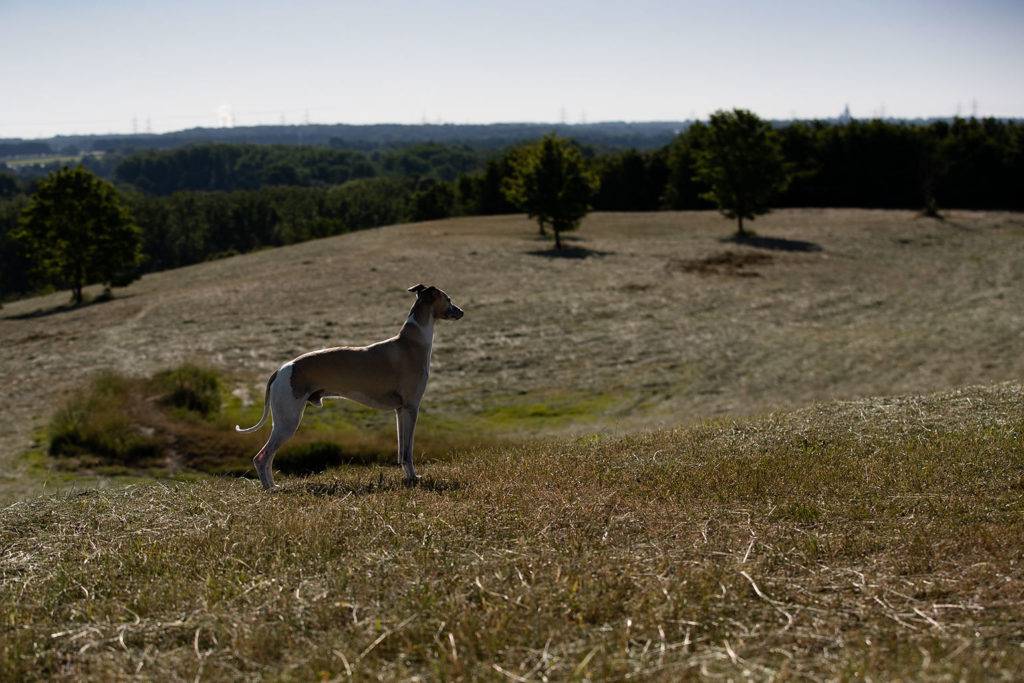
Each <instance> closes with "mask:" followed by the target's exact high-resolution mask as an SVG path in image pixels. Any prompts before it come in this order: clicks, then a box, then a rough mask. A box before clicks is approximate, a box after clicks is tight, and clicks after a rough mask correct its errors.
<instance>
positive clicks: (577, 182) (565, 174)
mask: <svg viewBox="0 0 1024 683" xmlns="http://www.w3.org/2000/svg"><path fill="white" fill-rule="evenodd" d="M597 188H598V179H597V175H596V174H595V173H593V172H592V171H591V170H590V169H588V168H587V164H586V162H585V161H584V159H583V155H582V154H580V151H579V149H577V148H576V147H575V146H573V145H571V144H569V142H568V141H566V140H563V139H561V138H559V137H557V136H556V135H555V134H554V133H550V134H549V135H547V136H545V137H544V138H543V139H542V140H541V141H540V142H539V143H538V144H537V145H534V146H532V147H527V148H524V149H522V150H520V152H519V154H517V155H516V156H515V158H514V159H513V160H512V175H511V176H509V177H508V178H506V181H505V184H504V186H503V187H502V191H503V192H504V193H505V196H506V197H507V198H508V200H509V201H510V202H512V203H513V204H515V205H516V206H518V207H519V208H520V209H522V210H524V211H526V213H527V215H529V216H530V218H536V219H537V225H538V226H540V232H541V234H544V226H545V225H550V226H551V230H552V232H554V234H555V248H556V249H561V248H562V240H561V234H562V233H563V232H567V231H569V230H575V229H576V228H577V227H578V226H579V224H580V221H581V220H583V217H584V216H586V215H587V212H588V211H589V210H590V200H591V199H592V198H593V196H594V194H595V193H596V192H597Z"/></svg>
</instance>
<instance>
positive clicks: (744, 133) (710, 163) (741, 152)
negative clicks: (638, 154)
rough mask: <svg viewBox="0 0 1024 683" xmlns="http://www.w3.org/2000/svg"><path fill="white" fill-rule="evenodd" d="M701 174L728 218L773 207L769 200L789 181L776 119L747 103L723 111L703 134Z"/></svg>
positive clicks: (698, 166) (698, 173)
mask: <svg viewBox="0 0 1024 683" xmlns="http://www.w3.org/2000/svg"><path fill="white" fill-rule="evenodd" d="M696 177H697V179H698V180H700V181H701V182H703V183H705V184H707V185H708V186H709V187H710V188H711V189H710V190H709V191H708V192H707V193H706V197H707V198H708V199H711V200H712V201H714V202H715V204H716V205H717V206H718V210H719V211H721V212H722V214H723V215H724V216H726V217H727V218H735V219H736V220H737V228H736V233H737V235H738V236H740V237H743V236H744V235H745V234H746V233H745V231H744V229H743V219H744V218H748V219H750V220H754V217H755V216H758V215H760V214H763V213H767V212H768V202H769V201H771V199H772V198H773V197H774V196H775V195H777V194H778V193H779V192H781V191H782V190H784V189H785V188H786V186H787V185H788V184H789V177H788V174H787V173H786V170H785V164H784V162H783V157H782V148H781V147H780V145H779V141H778V137H777V135H776V134H775V132H774V131H773V130H772V128H771V125H770V124H768V123H767V122H765V121H762V120H761V119H760V118H758V117H757V115H755V114H753V113H751V112H749V111H746V110H745V109H733V110H732V111H721V110H720V111H717V112H715V113H714V114H712V115H711V120H710V121H709V123H708V126H707V129H706V131H704V134H703V135H702V136H701V137H700V143H699V147H698V150H697V156H696Z"/></svg>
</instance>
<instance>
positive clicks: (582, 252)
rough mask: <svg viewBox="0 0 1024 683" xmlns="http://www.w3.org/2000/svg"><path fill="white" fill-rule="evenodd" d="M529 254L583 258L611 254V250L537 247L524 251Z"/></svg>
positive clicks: (547, 256)
mask: <svg viewBox="0 0 1024 683" xmlns="http://www.w3.org/2000/svg"><path fill="white" fill-rule="evenodd" d="M526 253H527V254H529V255H530V256H544V257H546V258H567V259H585V258H591V257H598V258H600V257H602V256H608V255H610V254H613V253H614V252H611V251H601V250H600V249H587V248H586V247H562V248H561V249H555V248H554V247H551V248H550V249H538V250H535V251H528V252H526Z"/></svg>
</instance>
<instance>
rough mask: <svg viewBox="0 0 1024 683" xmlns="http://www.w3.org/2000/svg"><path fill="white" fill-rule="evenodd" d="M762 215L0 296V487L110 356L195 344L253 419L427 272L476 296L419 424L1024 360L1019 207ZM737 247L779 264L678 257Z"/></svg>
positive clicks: (716, 406) (407, 229)
mask: <svg viewBox="0 0 1024 683" xmlns="http://www.w3.org/2000/svg"><path fill="white" fill-rule="evenodd" d="M754 227H756V228H757V230H758V231H759V232H760V233H761V235H762V237H758V238H755V239H753V240H748V241H747V242H743V243H736V242H732V241H728V240H727V239H726V238H727V237H728V236H729V235H730V232H731V230H732V228H733V226H732V224H731V223H730V222H729V221H727V220H724V219H722V218H721V217H720V216H718V214H717V213H714V212H698V213H658V214H594V215H592V216H590V217H588V218H587V220H586V221H585V223H584V225H583V226H582V227H581V228H580V230H579V232H578V233H576V234H575V235H574V236H573V237H574V238H575V239H574V241H573V242H572V243H571V244H572V245H574V246H575V247H577V249H576V251H575V252H574V253H575V254H576V255H577V256H586V258H548V257H545V256H543V255H538V254H547V253H548V252H547V251H546V246H547V245H546V244H544V243H542V242H539V241H537V240H536V239H535V238H534V237H533V235H534V234H535V226H534V225H533V224H531V223H530V222H529V221H527V220H525V219H524V218H523V217H516V216H507V217H493V218H471V219H460V220H452V221H438V222H432V223H423V224H416V225H404V226H396V227H391V228H384V229H380V230H371V231H365V232H362V233H356V234H350V235H343V236H339V237H336V238H331V239H327V240H320V241H316V242H311V243H306V244H300V245H295V246H293V247H287V248H283V249H276V250H268V251H264V252H259V253H255V254H250V255H246V256H242V257H238V258H232V259H227V260H224V261H218V262H212V263H207V264H202V265H198V266H195V267H190V268H185V269H182V270H179V271H173V272H167V273H158V274H154V275H150V276H147V277H145V278H143V279H142V280H141V281H140V282H138V283H135V284H133V285H132V286H131V287H130V288H128V289H126V290H124V291H119V292H118V293H117V297H116V298H115V299H114V300H112V301H108V302H106V303H102V304H96V305H92V306H87V307H84V308H81V309H77V310H64V311H58V307H59V306H60V305H62V304H64V303H65V302H66V295H65V294H63V293H62V294H58V295H54V296H52V297H48V298H42V299H34V300H27V301H22V302H17V303H14V304H10V305H7V306H5V308H4V309H3V310H2V311H0V368H3V371H2V374H3V380H4V386H5V391H4V392H3V393H2V394H0V462H3V463H4V464H5V474H4V478H3V480H0V496H2V497H6V498H8V499H10V498H11V497H12V496H13V497H20V496H24V495H26V494H27V493H31V492H32V491H35V490H38V483H37V481H36V480H35V479H33V478H31V477H29V478H26V477H25V476H24V466H23V465H22V464H21V463H20V461H19V460H18V454H20V453H21V452H23V451H25V450H26V449H28V448H30V447H31V446H32V438H33V432H34V430H37V429H39V428H41V427H42V426H43V425H44V424H45V423H46V422H47V421H48V420H49V417H50V415H51V414H52V412H53V411H55V410H56V409H57V407H58V406H59V405H60V404H61V400H60V398H61V397H62V395H64V394H67V393H69V392H74V391H77V390H78V388H79V387H80V386H81V385H82V383H83V382H84V381H86V380H87V379H88V378H90V377H92V376H94V375H95V374H96V373H98V372H100V371H104V370H115V371H118V372H121V373H125V374H128V375H130V376H140V377H145V376H150V375H152V374H154V373H156V372H158V371H160V370H163V369H166V368H169V367H174V366H177V365H179V364H180V363H181V362H183V361H187V360H194V361H196V362H198V363H199V364H201V365H206V366H213V367H215V368H217V369H219V370H221V372H222V373H224V374H225V375H226V376H228V377H231V378H235V379H234V383H233V384H232V385H231V387H230V388H231V389H232V390H233V391H234V392H235V393H236V395H237V396H239V397H240V398H241V399H242V400H243V402H245V403H246V404H248V403H250V402H255V403H256V404H257V405H255V406H254V407H252V410H253V412H255V413H257V414H258V410H259V405H258V404H259V403H260V401H261V400H262V391H263V382H264V381H265V378H266V377H267V376H268V375H269V374H270V372H271V371H272V370H273V369H275V368H276V367H278V366H279V365H280V364H281V363H282V362H283V361H285V360H288V359H289V358H291V357H293V356H294V355H297V354H298V353H300V352H302V351H306V350H310V349H313V348H318V347H323V346H331V345H339V344H365V343H368V342H372V341H376V340H378V339H382V338H384V337H386V336H388V335H390V334H393V333H394V331H395V330H396V329H397V328H398V326H399V325H400V324H401V322H402V320H403V319H404V317H405V314H406V311H407V310H408V308H409V306H410V305H411V303H412V302H411V299H410V296H409V295H408V294H407V293H406V292H405V288H406V287H408V286H409V285H410V284H412V283H413V282H415V281H425V282H432V283H436V284H438V285H440V286H442V287H443V288H445V289H446V290H447V291H448V292H449V293H451V294H452V296H453V297H454V299H455V301H456V302H457V303H458V304H459V305H461V306H463V307H464V308H465V309H466V311H467V314H466V317H465V318H464V319H463V320H461V321H459V322H458V323H454V324H444V325H439V326H438V328H437V333H436V345H435V353H434V366H433V370H434V372H433V375H432V377H431V384H430V387H429V388H428V392H427V396H426V398H425V400H424V404H423V407H422V419H423V420H424V424H425V428H424V429H423V430H421V432H420V435H418V436H419V437H422V438H425V439H429V438H430V435H431V434H434V433H437V430H438V428H444V429H447V431H448V432H449V433H460V432H462V433H467V432H468V433H470V434H472V435H474V436H477V435H479V436H482V435H484V434H486V433H492V434H493V433H495V432H496V433H497V434H498V435H499V436H500V437H502V438H505V437H507V436H510V435H516V436H519V437H527V438H529V437H534V436H550V435H556V436H557V435H571V434H583V433H590V432H595V431H601V432H609V431H611V432H628V431H633V430H636V429H642V428H649V427H659V426H674V425H678V424H692V423H694V422H697V421H700V420H702V419H707V418H714V417H726V416H735V417H739V416H745V415H757V414H763V413H766V412H769V411H771V410H775V409H778V408H799V407H802V406H805V405H808V404H810V403H812V402H814V401H829V400H833V399H852V398H858V397H865V396H877V395H888V394H907V393H927V392H932V391H940V390H943V389H946V388H948V387H952V386H961V385H966V384H992V383H996V382H1001V381H1006V380H1013V379H1019V378H1021V377H1024V336H1022V335H1021V330H1022V329H1024V298H1022V297H1021V296H1020V295H1019V293H1020V292H1021V291H1022V290H1024V239H1021V237H1020V235H1021V234H1022V232H1024V218H1022V217H1021V216H1020V215H1019V214H1005V213H971V212H962V213H957V212H952V213H951V214H950V215H949V216H948V218H947V220H945V221H943V222H938V221H934V220H930V219H921V218H918V217H916V216H915V215H914V214H912V213H910V212H894V211H861V210H796V211H778V212H776V213H773V214H770V215H768V216H765V217H763V218H762V219H759V220H758V221H757V223H756V225H755V226H754ZM816 249H817V250H816ZM724 251H729V252H732V253H734V254H736V255H737V256H738V257H742V258H762V259H763V257H765V256H770V257H771V261H770V262H764V263H760V264H758V265H756V266H750V267H751V268H753V269H754V270H755V271H756V272H757V273H758V274H759V275H760V277H756V278H735V277H719V276H716V275H707V276H706V275H700V274H691V273H684V272H678V271H677V270H673V269H672V268H671V264H672V263H677V262H680V261H700V260H704V259H709V258H712V257H714V256H715V255H718V254H721V253H722V252H724ZM55 311H56V312H55ZM340 405H341V404H339V403H334V404H331V407H329V408H326V409H324V410H322V411H309V413H308V414H307V417H306V421H307V422H308V421H310V420H311V418H313V419H314V420H318V419H321V417H323V418H324V419H325V420H327V421H328V422H330V421H331V419H332V418H331V416H332V415H336V414H338V412H339V411H344V410H345V409H344V408H341V407H339V406H340ZM373 419H376V418H368V420H369V422H368V424H370V425H371V426H375V425H376V424H377V423H374V422H372V420H373ZM381 419H383V420H384V421H385V422H386V423H388V428H389V429H390V422H391V418H390V417H388V416H383V417H382V418H381ZM431 421H433V422H431ZM310 424H313V423H312V422H310ZM381 424H384V423H381ZM301 431H302V430H300V433H301ZM256 441H259V436H254V437H253V443H252V444H248V446H249V448H251V449H256V448H258V446H259V444H258V443H255V442H256ZM425 443H426V442H424V444H425ZM417 455H418V457H423V456H431V455H434V454H433V453H431V452H426V453H418V454H417ZM5 492H6V493H5Z"/></svg>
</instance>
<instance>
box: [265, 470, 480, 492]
mask: <svg viewBox="0 0 1024 683" xmlns="http://www.w3.org/2000/svg"><path fill="white" fill-rule="evenodd" d="M412 488H417V489H420V490H423V491H431V492H434V493H445V492H447V491H458V490H459V489H461V488H462V484H461V483H460V482H458V481H455V480H451V479H436V478H434V477H421V478H420V479H419V480H418V481H417V482H416V483H415V484H410V483H408V482H406V481H405V479H399V478H396V477H393V476H389V477H385V476H384V470H381V471H380V474H379V476H378V477H377V478H376V479H373V478H371V479H368V480H361V481H340V480H337V481H332V482H326V483H324V482H300V483H299V485H298V486H286V487H285V488H284V492H286V493H288V492H290V493H305V494H308V495H313V496H320V497H322V498H337V497H343V496H348V495H356V496H361V495H362V496H365V495H369V494H373V493H382V492H386V491H399V490H401V489H412Z"/></svg>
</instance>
